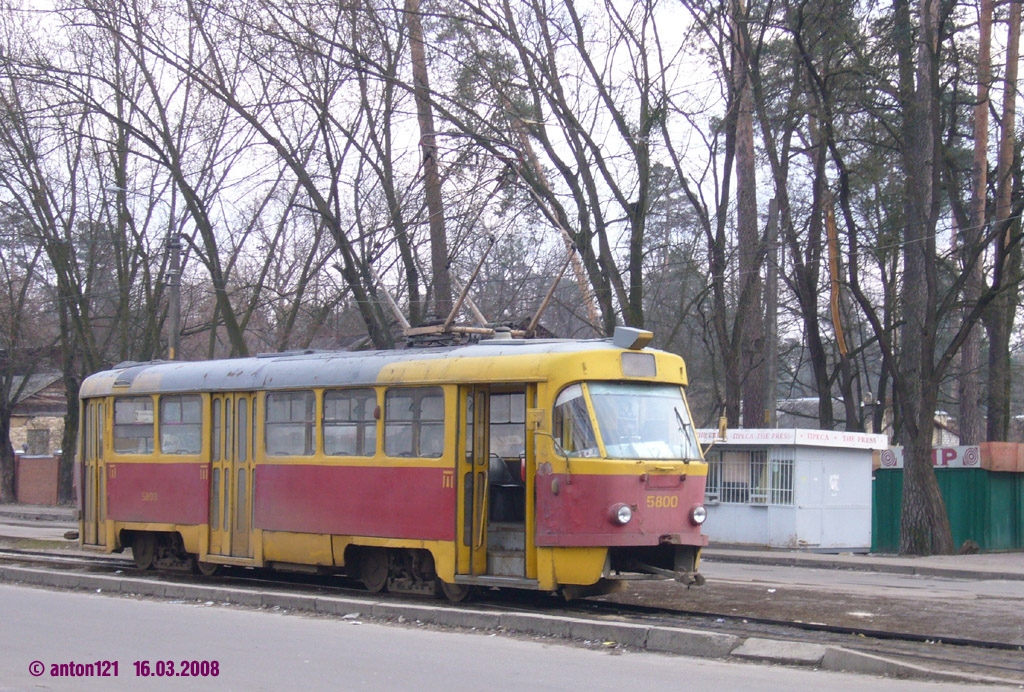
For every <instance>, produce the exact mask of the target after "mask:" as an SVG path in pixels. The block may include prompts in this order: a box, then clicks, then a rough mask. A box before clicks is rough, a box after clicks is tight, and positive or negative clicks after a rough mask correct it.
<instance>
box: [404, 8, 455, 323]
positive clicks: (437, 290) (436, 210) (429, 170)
mask: <svg viewBox="0 0 1024 692" xmlns="http://www.w3.org/2000/svg"><path fill="white" fill-rule="evenodd" d="M419 11H420V2H419V0H405V17H406V22H407V23H408V26H409V51H410V53H411V55H412V75H413V91H414V94H415V97H416V115H417V118H418V120H419V125H420V148H421V149H422V151H423V187H424V192H425V194H426V198H427V213H428V214H429V215H430V266H431V270H432V272H433V274H434V276H433V280H434V309H435V310H436V312H437V316H438V317H440V318H441V319H444V318H446V317H448V313H449V312H451V310H452V285H451V278H450V277H449V272H448V239H447V237H446V235H445V229H444V203H443V201H442V199H441V177H440V175H439V173H438V167H437V140H436V130H435V129H434V114H433V112H432V110H431V108H430V97H429V93H430V79H429V75H428V74H427V56H426V50H425V48H424V45H423V26H422V24H421V23H420V15H419Z"/></svg>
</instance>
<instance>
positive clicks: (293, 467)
mask: <svg viewBox="0 0 1024 692" xmlns="http://www.w3.org/2000/svg"><path fill="white" fill-rule="evenodd" d="M255 490H256V498H255V505H254V517H253V524H254V526H255V527H256V528H260V529H265V530H271V531H295V532H301V533H327V534H338V535H347V536H377V537H381V538H408V539H420V540H441V541H450V540H454V539H455V489H454V483H453V476H452V472H451V471H447V472H446V470H445V469H440V468H389V467H383V468H382V467H365V466H364V467H355V466H314V465H299V464H278V465H268V464H264V465H260V466H257V467H256V483H255Z"/></svg>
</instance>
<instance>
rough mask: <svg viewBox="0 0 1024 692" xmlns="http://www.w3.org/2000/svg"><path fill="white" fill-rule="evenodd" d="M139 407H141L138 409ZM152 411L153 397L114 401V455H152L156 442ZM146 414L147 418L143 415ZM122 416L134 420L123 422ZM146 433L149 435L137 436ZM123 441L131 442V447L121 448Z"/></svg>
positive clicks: (128, 397)
mask: <svg viewBox="0 0 1024 692" xmlns="http://www.w3.org/2000/svg"><path fill="white" fill-rule="evenodd" d="M139 405H141V407H140V408H139ZM154 409H155V407H154V405H153V397H151V396H122V397H117V398H116V399H114V453H115V454H152V453H153V450H154V442H155V441H156V435H155V432H156V416H155V410H154ZM147 412H148V414H149V415H148V416H146V415H145V414H146V413H147ZM122 416H131V417H132V418H134V420H125V419H124V418H122ZM146 418H149V420H148V421H147V420H145V419H146ZM146 432H148V433H149V434H148V435H146V434H141V435H140V434H138V433H146ZM126 433H131V434H126ZM125 440H128V441H132V442H133V447H132V448H128V447H125V446H123V445H124V441H125ZM140 444H141V447H140Z"/></svg>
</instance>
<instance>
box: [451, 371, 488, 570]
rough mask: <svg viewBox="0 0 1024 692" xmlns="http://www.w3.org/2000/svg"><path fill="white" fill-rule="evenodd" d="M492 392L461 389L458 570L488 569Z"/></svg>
mask: <svg viewBox="0 0 1024 692" xmlns="http://www.w3.org/2000/svg"><path fill="white" fill-rule="evenodd" d="M489 395H490V392H489V389H488V388H487V387H479V386H473V387H460V389H459V420H460V421H461V424H460V428H461V429H460V431H459V432H460V435H459V449H458V454H457V461H456V465H457V468H456V474H455V475H456V478H457V479H458V481H457V483H456V488H457V491H458V496H459V500H458V503H459V507H458V521H459V524H458V526H459V530H458V533H459V537H458V541H456V546H457V547H456V565H457V568H456V571H457V573H458V574H467V575H480V574H486V573H487V471H488V468H487V461H488V456H489V450H488V438H489V434H488V423H489V420H490V414H489V410H490V409H489V404H490V397H489Z"/></svg>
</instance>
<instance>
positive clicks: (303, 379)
mask: <svg viewBox="0 0 1024 692" xmlns="http://www.w3.org/2000/svg"><path fill="white" fill-rule="evenodd" d="M622 350H623V349H621V348H619V347H618V346H615V345H614V344H613V343H612V342H611V340H607V339H601V340H585V341H581V340H560V339H558V340H556V339H543V340H542V339H529V340H527V339H507V340H505V339H503V340H494V341H483V342H480V343H476V344H468V345H462V346H445V347H433V348H410V349H400V350H389V351H301V352H285V353H271V354H264V355H259V356H255V357H249V358H232V359H223V360H206V361H153V362H148V363H122V364H120V365H118V366H116V367H114V368H113V369H111V370H107V371H103V372H99V373H96V374H94V375H91V376H89V377H88V378H86V379H85V381H84V382H83V383H82V387H81V396H83V397H94V396H105V395H109V394H153V393H158V392H195V391H252V390H264V389H296V388H309V387H324V386H371V385H377V384H381V383H382V382H389V381H392V380H391V379H390V378H388V377H382V373H384V371H385V370H386V369H393V368H402V369H405V367H406V366H410V365H413V364H416V363H422V364H423V365H424V366H426V367H427V369H428V371H429V373H430V375H429V376H427V377H425V378H424V379H423V380H422V381H424V382H426V381H437V382H444V381H447V380H450V379H452V378H451V377H445V376H444V372H445V371H446V370H447V367H446V366H448V365H451V364H453V363H454V362H455V361H460V360H463V359H470V358H471V359H482V358H509V359H512V358H515V357H519V358H515V360H509V361H508V362H507V363H504V364H503V365H502V367H489V368H486V369H482V370H481V371H480V374H479V376H474V377H473V378H471V379H472V380H475V381H480V382H487V381H510V380H518V381H540V380H543V379H546V376H545V375H544V371H543V370H542V369H541V368H540V367H538V366H540V365H541V364H542V363H543V361H542V360H540V359H532V360H531V359H529V358H525V359H524V358H521V357H522V356H541V355H571V354H576V353H585V352H594V351H622ZM648 352H652V351H648ZM514 363H518V364H519V365H518V367H517V366H515V365H514ZM435 366H440V367H435ZM509 366H511V367H509ZM458 379H460V381H461V380H462V379H466V378H461V377H460V378H458Z"/></svg>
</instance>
